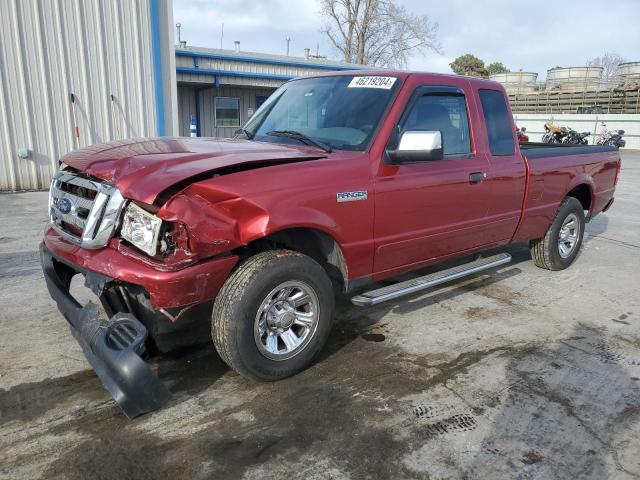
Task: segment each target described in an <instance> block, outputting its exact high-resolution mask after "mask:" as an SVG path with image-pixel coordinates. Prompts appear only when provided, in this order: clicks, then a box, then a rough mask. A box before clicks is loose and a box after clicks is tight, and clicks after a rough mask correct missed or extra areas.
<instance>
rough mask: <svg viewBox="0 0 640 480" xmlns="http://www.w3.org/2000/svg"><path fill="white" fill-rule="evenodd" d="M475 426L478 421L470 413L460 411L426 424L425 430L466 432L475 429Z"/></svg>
mask: <svg viewBox="0 0 640 480" xmlns="http://www.w3.org/2000/svg"><path fill="white" fill-rule="evenodd" d="M477 426H478V423H477V422H476V419H475V418H474V417H473V416H472V415H469V414H468V413H461V414H459V415H453V416H451V417H449V418H445V419H444V420H440V421H439V422H436V423H432V424H429V425H427V426H426V430H427V432H428V433H431V434H435V435H444V434H445V433H457V432H468V431H470V430H475V429H476V427H477Z"/></svg>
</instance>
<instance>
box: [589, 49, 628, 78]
mask: <svg viewBox="0 0 640 480" xmlns="http://www.w3.org/2000/svg"><path fill="white" fill-rule="evenodd" d="M623 62H625V59H624V58H622V57H621V56H620V55H618V54H617V53H610V52H606V53H605V54H604V55H602V56H600V57H596V58H593V59H591V60H589V61H588V62H587V66H588V67H602V68H603V70H602V79H603V80H613V79H614V78H615V77H617V76H618V71H619V70H620V68H619V65H620V64H621V63H623Z"/></svg>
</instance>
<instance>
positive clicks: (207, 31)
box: [174, 0, 640, 79]
mask: <svg viewBox="0 0 640 480" xmlns="http://www.w3.org/2000/svg"><path fill="white" fill-rule="evenodd" d="M398 1H399V3H400V4H402V5H404V6H405V7H406V8H407V10H409V11H410V12H413V13H415V14H416V15H428V16H429V17H430V18H431V20H433V21H436V22H438V23H439V25H440V34H439V39H440V41H441V43H442V46H443V55H437V54H435V53H432V52H416V53H414V54H413V55H412V56H411V58H410V62H409V68H410V69H413V70H427V71H434V72H450V69H449V63H451V62H452V61H453V59H455V58H456V57H457V56H459V55H462V54H465V53H473V54H474V55H476V56H478V57H480V58H482V59H483V60H485V62H487V63H490V62H494V61H498V62H502V63H504V64H505V65H506V66H507V67H508V68H510V69H511V70H519V69H523V70H525V71H534V72H538V73H539V74H540V76H539V78H540V79H543V78H544V76H545V74H546V70H547V69H548V68H551V67H554V66H556V65H561V66H579V65H584V64H585V63H586V62H587V60H589V59H591V58H594V57H596V56H599V55H602V54H603V53H604V52H615V53H618V54H620V55H622V56H623V57H625V58H626V59H628V60H629V61H640V28H639V27H638V25H637V22H638V19H639V18H640V1H638V0H617V1H616V2H615V3H612V4H606V3H603V2H602V1H601V0H565V1H564V2H563V3H562V5H561V6H555V7H554V6H551V5H550V4H549V5H547V6H545V5H543V4H533V3H523V2H515V1H513V0H483V1H479V2H477V1H472V0H448V1H446V2H435V1H433V2H425V1H424V0H398ZM550 9H551V10H553V11H550ZM319 11H320V8H319V5H318V3H317V2H316V1H315V0H296V1H295V2H291V1H286V0H270V1H259V2H256V1H255V0H254V1H249V0H227V1H225V2H218V1H213V0H174V18H175V21H176V22H180V23H181V24H182V38H183V40H187V41H188V42H189V44H191V45H196V46H202V47H212V48H218V47H220V30H221V24H222V23H223V22H224V39H223V46H224V48H233V41H234V40H240V42H241V48H242V49H243V50H245V51H254V52H265V53H276V54H284V53H285V49H286V38H287V37H290V38H291V54H292V55H296V56H302V54H303V49H304V48H305V47H308V48H311V49H312V51H313V52H314V53H315V49H316V46H317V45H319V48H320V54H322V55H328V56H329V57H330V58H339V57H338V56H337V55H336V53H335V52H334V51H332V50H331V48H330V46H329V44H328V43H327V41H326V39H325V38H324V37H323V36H322V34H321V33H320V28H321V27H322V25H323V23H324V20H323V18H322V17H321V15H320V13H319ZM603 19H605V20H603Z"/></svg>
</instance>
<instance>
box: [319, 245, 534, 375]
mask: <svg viewBox="0 0 640 480" xmlns="http://www.w3.org/2000/svg"><path fill="white" fill-rule="evenodd" d="M500 252H507V253H509V254H510V255H511V256H512V258H513V261H512V262H511V263H510V264H509V265H507V266H505V267H503V268H500V269H498V270H494V271H489V272H481V273H478V274H476V275H472V276H469V277H466V278H464V279H461V280H458V281H455V282H451V283H450V284H447V285H448V287H449V288H447V289H445V290H441V289H436V290H433V291H431V293H429V290H425V291H422V292H417V293H415V294H412V295H407V296H404V297H401V298H399V299H397V300H393V301H389V302H386V303H383V304H380V305H377V306H374V307H368V308H364V307H356V306H354V305H353V304H351V301H350V297H347V296H340V297H338V299H337V302H336V315H335V320H334V326H333V330H332V333H331V336H330V337H329V341H328V342H327V345H326V346H325V348H324V349H323V350H322V352H321V353H320V355H319V356H318V358H317V359H316V362H322V361H324V360H326V359H327V358H329V357H330V356H332V355H333V354H335V353H337V352H338V351H340V350H341V349H342V348H344V347H345V346H346V345H348V344H349V343H351V342H352V341H353V340H355V339H356V338H358V337H360V336H363V337H364V338H365V339H367V337H368V338H369V339H371V340H373V341H376V339H381V337H376V335H380V334H379V333H376V327H377V326H379V324H380V322H381V320H382V319H384V318H385V317H386V316H387V315H388V314H389V313H391V312H393V313H396V314H409V313H413V312H416V311H418V310H422V309H427V307H430V306H433V305H437V304H439V303H441V302H446V301H448V300H452V299H455V298H456V297H458V296H460V295H464V294H468V293H471V292H474V291H476V290H481V289H483V288H487V287H490V286H492V285H495V284H497V283H499V282H502V281H503V280H508V279H509V278H512V277H514V276H516V275H519V274H520V273H522V270H521V269H520V268H519V267H517V265H518V264H520V263H522V262H526V261H530V260H531V254H530V253H529V248H528V245H526V244H514V245H510V246H509V247H503V248H501V249H499V250H491V251H487V252H486V254H485V255H486V256H489V255H493V254H495V253H500ZM472 258H473V257H466V258H462V259H457V260H455V261H451V262H446V263H443V264H439V265H437V266H432V267H428V268H424V269H421V270H418V271H416V272H412V273H411V274H408V275H403V276H401V277H399V278H395V279H392V280H390V281H388V282H382V283H380V284H378V286H385V285H390V284H392V283H395V282H397V281H402V280H408V279H411V278H416V277H420V276H422V275H427V274H429V273H433V272H436V271H438V270H441V269H443V268H449V267H452V266H455V265H459V264H462V263H465V262H469V261H471V260H472ZM371 288H377V287H376V286H372V287H371ZM509 295H510V294H509V292H508V291H507V292H506V293H505V294H504V295H502V297H504V298H501V299H500V300H501V301H503V302H505V303H512V300H511V299H509V298H508V297H509ZM425 314H428V310H425Z"/></svg>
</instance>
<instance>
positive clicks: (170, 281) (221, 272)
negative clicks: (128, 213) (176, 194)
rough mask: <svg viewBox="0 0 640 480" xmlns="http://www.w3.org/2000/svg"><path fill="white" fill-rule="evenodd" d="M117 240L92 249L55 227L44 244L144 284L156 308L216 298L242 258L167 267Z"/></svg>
mask: <svg viewBox="0 0 640 480" xmlns="http://www.w3.org/2000/svg"><path fill="white" fill-rule="evenodd" d="M114 242H115V240H113V239H112V240H111V244H110V245H108V246H107V247H105V248H101V249H98V250H91V249H86V248H80V247H79V246H77V245H73V244H71V243H69V242H68V241H67V240H65V239H64V238H63V237H61V236H60V234H58V233H57V232H56V231H55V230H54V229H53V228H51V227H48V228H47V229H46V230H45V232H44V244H45V246H46V247H47V249H48V250H49V251H50V252H52V253H53V254H54V255H55V256H56V258H58V259H60V260H61V261H63V262H65V263H67V264H69V265H71V266H77V267H78V269H80V270H84V271H89V272H91V274H99V275H103V276H107V277H110V278H115V279H117V280H118V281H119V282H122V283H130V284H132V285H138V286H140V287H142V288H144V289H145V291H146V292H147V293H148V294H149V299H150V301H151V305H152V306H153V307H154V308H156V309H161V308H164V309H167V308H180V307H186V306H190V305H195V304H198V303H202V302H205V301H208V300H212V299H213V298H215V296H216V295H217V294H218V291H219V290H220V288H222V285H223V284H224V282H225V281H226V280H227V277H228V276H229V273H231V270H232V269H233V267H234V266H235V264H236V263H237V261H238V257H237V256H236V255H227V256H221V257H216V258H210V259H207V260H202V261H200V262H198V263H196V264H194V265H190V266H187V267H185V268H181V269H179V270H166V269H162V267H161V266H158V265H154V264H152V263H150V260H149V261H147V263H145V259H144V258H142V257H143V254H140V255H139V257H134V256H132V255H125V254H124V253H123V252H122V251H119V250H118V248H117V247H116V246H115V245H114ZM147 260H148V259H147Z"/></svg>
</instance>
